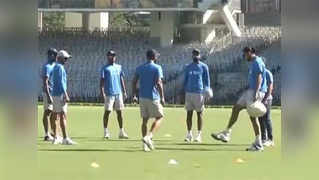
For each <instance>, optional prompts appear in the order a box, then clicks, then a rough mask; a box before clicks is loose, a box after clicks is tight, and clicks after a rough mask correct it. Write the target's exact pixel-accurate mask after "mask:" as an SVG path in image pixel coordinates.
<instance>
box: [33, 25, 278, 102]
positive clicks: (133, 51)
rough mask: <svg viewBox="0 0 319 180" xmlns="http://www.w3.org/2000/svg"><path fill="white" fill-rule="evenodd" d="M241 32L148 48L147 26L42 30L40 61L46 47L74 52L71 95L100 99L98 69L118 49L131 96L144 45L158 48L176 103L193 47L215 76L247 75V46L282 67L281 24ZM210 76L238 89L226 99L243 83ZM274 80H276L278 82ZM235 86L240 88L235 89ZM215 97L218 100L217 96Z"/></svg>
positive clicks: (171, 99)
mask: <svg viewBox="0 0 319 180" xmlns="http://www.w3.org/2000/svg"><path fill="white" fill-rule="evenodd" d="M242 31H243V38H240V39H234V38H232V36H231V34H229V33H226V32H225V31H224V29H221V31H219V32H218V33H217V37H216V39H215V41H213V42H212V43H211V44H203V43H199V42H192V43H187V44H181V43H178V44H175V45H173V47H170V48H159V47H154V46H152V45H151V44H150V43H149V35H150V32H149V30H148V29H139V30H138V31H134V30H129V29H115V30H109V31H107V32H106V31H95V32H92V33H89V32H85V31H82V30H81V29H64V30H61V31H42V32H40V34H39V53H40V58H39V64H43V63H44V62H45V59H46V51H47V49H48V48H49V47H55V48H57V49H65V50H67V51H69V52H70V53H71V54H72V56H73V58H72V60H71V61H70V62H69V63H68V64H67V65H66V69H67V73H68V77H69V79H68V91H69V93H70V96H71V99H72V100H74V101H93V102H96V101H101V100H102V99H101V98H99V94H100V93H99V76H100V69H101V67H102V66H103V65H104V64H106V56H105V54H106V51H107V50H109V49H113V50H115V51H116V52H117V54H118V55H117V56H118V63H119V64H121V65H122V67H123V70H124V72H125V75H126V76H125V80H126V82H127V84H128V86H127V87H128V94H129V96H130V95H131V87H130V86H131V80H132V78H133V75H134V72H135V69H136V67H137V66H138V65H140V64H142V63H144V62H145V51H146V49H149V48H156V49H157V50H158V51H159V52H160V54H161V56H160V59H159V61H158V63H159V64H160V65H162V67H163V71H164V76H165V78H164V80H165V91H166V99H167V101H168V102H172V103H179V102H178V99H179V100H180V99H181V98H180V91H181V84H182V80H183V77H182V71H183V68H184V66H185V65H186V64H188V63H190V62H191V51H192V49H194V48H197V49H200V51H201V53H202V56H203V61H204V62H205V63H207V64H208V66H209V67H210V71H211V73H212V76H213V77H216V76H217V75H218V74H219V73H234V72H241V73H245V72H246V71H247V65H245V63H243V61H242V59H241V54H242V53H241V51H242V48H243V47H245V46H247V45H248V46H252V47H255V48H256V49H257V50H258V51H260V52H261V53H260V54H261V55H262V56H265V57H266V58H267V64H268V65H269V67H271V69H273V70H275V71H276V72H277V69H278V67H280V63H279V59H280V57H279V56H278V54H279V53H278V50H277V46H278V43H279V41H280V37H281V29H280V28H279V27H247V28H244V29H242ZM273 46H274V47H273ZM272 47H273V48H272ZM279 52H280V51H279ZM276 53H277V54H276ZM279 69H280V68H279ZM278 74H280V73H278ZM276 76H277V75H276ZM212 79H213V80H212V82H213V88H214V90H218V88H220V87H237V88H236V89H230V90H227V92H234V93H233V94H232V95H229V94H228V95H227V97H222V96H223V95H220V96H221V98H220V99H224V100H225V102H226V101H227V99H231V97H232V96H234V98H236V93H238V92H239V91H240V90H241V89H242V88H244V87H245V86H246V83H245V82H238V83H239V85H240V86H238V85H234V86H229V85H227V84H223V82H214V81H216V79H214V78H212ZM39 80H40V79H39ZM275 82H277V83H279V84H280V81H277V80H276V81H275ZM233 83H234V82H233ZM218 84H219V85H220V86H218ZM238 87H242V88H239V89H238ZM39 97H40V98H41V88H39ZM279 97H280V96H279ZM215 98H216V99H219V97H216V96H215Z"/></svg>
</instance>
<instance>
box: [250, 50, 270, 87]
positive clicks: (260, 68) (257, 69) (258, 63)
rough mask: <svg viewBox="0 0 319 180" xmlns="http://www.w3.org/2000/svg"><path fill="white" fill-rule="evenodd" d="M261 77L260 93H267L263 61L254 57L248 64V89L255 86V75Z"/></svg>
mask: <svg viewBox="0 0 319 180" xmlns="http://www.w3.org/2000/svg"><path fill="white" fill-rule="evenodd" d="M259 74H261V75H262V82H261V87H260V91H261V92H267V80H266V66H265V64H264V62H263V60H262V59H261V58H260V57H258V56H256V57H255V60H254V61H253V62H252V63H251V64H250V67H249V74H248V85H249V89H255V88H256V84H257V75H259Z"/></svg>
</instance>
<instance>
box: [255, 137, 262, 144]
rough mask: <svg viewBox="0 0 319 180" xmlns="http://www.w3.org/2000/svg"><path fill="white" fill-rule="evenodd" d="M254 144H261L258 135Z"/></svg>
mask: <svg viewBox="0 0 319 180" xmlns="http://www.w3.org/2000/svg"><path fill="white" fill-rule="evenodd" d="M256 143H257V144H261V136H260V135H257V136H256Z"/></svg>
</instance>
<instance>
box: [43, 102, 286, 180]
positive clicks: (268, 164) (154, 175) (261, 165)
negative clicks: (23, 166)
mask: <svg viewBox="0 0 319 180" xmlns="http://www.w3.org/2000/svg"><path fill="white" fill-rule="evenodd" d="M42 112H43V109H42V107H41V106H39V108H38V117H39V121H38V129H39V131H38V132H39V133H38V134H39V135H38V158H37V159H38V172H39V177H40V178H41V177H43V178H45V179H46V180H53V179H54V180H55V179H63V180H82V179H83V180H95V179H96V180H102V179H104V180H106V179H112V180H135V179H136V180H166V179H176V180H184V179H185V180H187V179H192V180H206V179H207V180H208V179H209V180H212V179H218V180H221V179H245V180H248V179H274V178H273V177H274V173H269V169H270V168H274V166H273V165H275V164H277V163H278V162H280V159H281V148H280V147H281V146H280V144H281V138H280V137H281V132H280V130H281V110H279V109H277V110H273V111H272V115H271V116H272V119H273V125H274V135H275V142H276V146H275V147H273V148H267V149H266V150H265V151H264V152H262V153H258V152H257V153H256V152H255V153H254V152H246V151H244V150H245V148H246V147H248V146H249V144H250V143H251V142H252V141H253V140H254V135H253V130H252V127H251V124H250V121H249V119H248V116H247V113H246V112H245V111H243V112H242V113H241V114H240V117H239V120H238V123H237V124H236V125H235V127H234V128H233V134H232V140H231V142H230V143H228V144H224V143H220V142H217V141H215V140H213V139H211V137H210V133H211V132H218V131H220V130H222V129H224V128H225V126H226V124H227V121H228V118H229V115H230V112H231V109H222V108H216V109H207V110H206V111H205V114H204V129H203V143H202V144H196V143H192V144H186V143H184V141H183V139H184V137H185V134H186V124H185V116H186V114H185V110H184V109H183V108H165V120H164V121H163V123H162V126H161V129H160V130H159V131H158V133H157V134H156V135H155V136H154V142H155V146H156V150H155V151H153V152H149V153H145V152H143V151H142V143H141V140H140V139H141V135H140V125H141V119H140V114H139V110H138V108H126V109H125V111H124V120H125V121H124V125H125V129H126V131H127V133H128V135H129V136H130V139H129V140H118V138H117V136H118V125H117V121H116V116H115V114H114V113H112V115H111V119H110V123H109V129H110V131H111V135H112V138H111V139H110V140H103V138H102V136H103V128H102V116H103V107H96V106H70V107H69V111H68V117H69V119H68V129H69V132H70V136H71V137H72V139H73V140H75V141H76V142H78V143H79V144H78V145H74V146H62V145H52V144H50V143H47V142H43V141H42V140H43V127H42V122H41V121H42V120H41V118H42ZM193 123H194V129H195V128H196V117H195V116H194V121H193ZM169 136H171V137H169ZM170 159H174V160H176V161H177V162H178V164H177V165H170V164H168V161H169V160H170ZM238 159H241V160H243V162H242V163H238V162H236V161H238ZM92 162H96V163H97V164H98V165H99V167H98V168H94V167H92V166H91V163H92Z"/></svg>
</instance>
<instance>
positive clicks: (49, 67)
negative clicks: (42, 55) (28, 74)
mask: <svg viewBox="0 0 319 180" xmlns="http://www.w3.org/2000/svg"><path fill="white" fill-rule="evenodd" d="M54 66H55V63H54V62H52V63H49V62H47V63H46V64H44V65H43V66H42V77H47V78H48V85H49V90H50V91H51V90H52V85H53V76H52V72H53V68H54Z"/></svg>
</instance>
